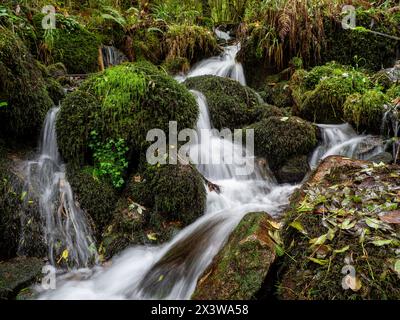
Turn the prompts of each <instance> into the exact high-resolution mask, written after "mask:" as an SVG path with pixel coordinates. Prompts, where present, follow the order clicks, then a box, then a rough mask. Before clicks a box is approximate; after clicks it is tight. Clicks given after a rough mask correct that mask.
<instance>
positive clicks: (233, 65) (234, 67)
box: [176, 43, 246, 86]
mask: <svg viewBox="0 0 400 320" xmlns="http://www.w3.org/2000/svg"><path fill="white" fill-rule="evenodd" d="M239 51H240V43H238V44H236V45H232V46H227V47H225V49H224V52H223V53H222V55H221V56H218V57H212V58H209V59H206V60H203V61H201V62H199V63H198V64H197V65H195V66H194V67H193V69H192V70H191V71H189V73H188V74H187V75H186V76H184V77H182V76H180V77H177V78H176V79H177V80H178V81H185V80H186V79H187V78H190V77H197V76H204V75H214V76H219V77H224V78H231V79H233V80H236V81H238V82H240V83H241V84H242V85H244V86H245V85H246V78H245V76H244V70H243V66H242V64H241V63H239V62H237V61H236V56H237V53H238V52H239Z"/></svg>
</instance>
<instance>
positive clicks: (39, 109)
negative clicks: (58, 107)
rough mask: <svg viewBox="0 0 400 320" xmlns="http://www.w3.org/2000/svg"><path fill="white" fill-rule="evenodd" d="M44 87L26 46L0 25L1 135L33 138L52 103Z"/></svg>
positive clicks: (8, 137)
mask: <svg viewBox="0 0 400 320" xmlns="http://www.w3.org/2000/svg"><path fill="white" fill-rule="evenodd" d="M46 89H47V88H46V83H45V80H44V78H43V75H42V72H41V68H40V65H39V63H37V61H36V60H35V59H34V58H33V56H32V55H31V54H30V52H29V51H28V48H27V47H26V46H25V44H24V43H23V42H22V40H21V39H20V38H19V37H18V36H17V35H16V34H15V33H14V32H12V31H9V30H7V29H3V28H2V27H0V105H1V107H0V128H1V129H0V136H2V137H4V138H6V141H7V142H11V141H15V140H17V141H18V140H20V141H24V142H26V139H32V138H33V139H35V138H36V136H37V135H38V133H39V132H40V128H41V127H42V124H43V121H44V119H45V116H46V113H47V111H48V110H49V109H50V108H51V106H52V105H53V102H52V101H51V99H50V97H49V95H48V93H47V90H46ZM11 144H12V143H10V145H11Z"/></svg>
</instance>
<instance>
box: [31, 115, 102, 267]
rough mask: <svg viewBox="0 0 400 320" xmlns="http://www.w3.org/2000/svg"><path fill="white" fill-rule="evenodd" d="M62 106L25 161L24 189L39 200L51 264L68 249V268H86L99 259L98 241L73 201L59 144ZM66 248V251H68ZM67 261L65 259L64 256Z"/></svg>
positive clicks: (48, 117)
mask: <svg viewBox="0 0 400 320" xmlns="http://www.w3.org/2000/svg"><path fill="white" fill-rule="evenodd" d="M58 111H59V108H53V109H51V110H50V111H49V112H48V114H47V117H46V120H45V123H44V127H43V131H42V134H41V141H40V152H39V154H38V155H37V157H36V158H35V159H34V160H32V161H28V162H27V163H26V164H25V177H26V187H25V190H26V192H27V193H28V194H30V197H26V198H31V197H33V198H34V199H37V200H38V202H39V210H40V215H41V218H42V221H43V228H44V235H45V240H46V244H47V246H48V257H49V260H50V262H51V264H52V265H56V261H57V260H61V259H60V257H61V254H62V253H63V252H68V257H67V259H68V263H67V265H68V266H69V267H85V266H88V265H89V264H90V263H93V262H95V260H96V259H97V254H96V248H95V243H94V241H93V238H92V235H91V230H90V227H89V224H88V221H87V220H86V216H85V214H84V212H83V211H82V210H81V209H80V208H79V206H78V205H77V204H76V203H75V201H74V196H73V193H72V189H71V186H70V184H69V182H68V180H67V179H66V176H65V165H64V164H63V163H62V161H61V158H60V155H59V152H58V146H57V135H56V119H57V114H58ZM65 250H67V251H65ZM64 260H66V259H64Z"/></svg>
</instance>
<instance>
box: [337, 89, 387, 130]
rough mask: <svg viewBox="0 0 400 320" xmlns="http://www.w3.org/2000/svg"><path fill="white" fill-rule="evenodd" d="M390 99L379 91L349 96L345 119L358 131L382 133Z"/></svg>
mask: <svg viewBox="0 0 400 320" xmlns="http://www.w3.org/2000/svg"><path fill="white" fill-rule="evenodd" d="M388 102H389V98H388V97H387V96H386V95H385V94H384V93H382V92H381V91H379V90H376V89H375V90H369V91H367V92H366V93H364V94H363V95H361V94H359V93H356V94H353V95H351V96H349V97H348V98H347V100H346V103H345V104H344V106H343V110H344V119H345V120H346V121H347V122H349V123H351V124H353V125H355V127H356V128H357V130H358V131H364V130H367V131H368V132H372V133H377V134H379V133H380V128H381V124H382V117H383V113H384V110H385V104H386V103H388Z"/></svg>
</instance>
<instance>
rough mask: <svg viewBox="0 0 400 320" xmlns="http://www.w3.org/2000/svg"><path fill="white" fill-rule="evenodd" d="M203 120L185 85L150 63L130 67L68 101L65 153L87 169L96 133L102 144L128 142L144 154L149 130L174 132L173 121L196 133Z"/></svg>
mask: <svg viewBox="0 0 400 320" xmlns="http://www.w3.org/2000/svg"><path fill="white" fill-rule="evenodd" d="M197 115H198V109H197V105H196V102H195V99H194V97H193V96H192V95H191V94H190V92H189V91H188V90H187V89H186V88H185V87H184V86H183V85H181V84H179V83H177V82H176V81H175V80H174V79H172V78H171V77H169V76H168V75H167V74H165V73H164V72H162V71H160V70H158V69H157V68H156V67H155V66H153V65H151V64H149V63H144V62H140V63H135V64H124V65H120V66H117V67H113V68H110V69H107V70H106V71H105V72H104V73H102V74H100V75H96V76H94V77H92V78H91V79H89V80H88V81H87V82H85V83H84V84H83V86H82V87H81V88H80V90H78V91H76V92H74V93H72V94H70V95H69V96H67V98H66V99H65V100H64V101H63V103H62V108H61V111H60V115H59V118H58V122H57V132H58V140H59V147H60V150H61V153H62V155H63V156H64V157H65V158H66V159H67V160H68V161H70V162H73V163H76V164H78V163H87V161H88V160H89V158H90V157H91V153H90V152H89V151H90V150H89V148H88V147H89V144H90V139H91V138H90V132H92V131H93V130H95V131H96V133H97V137H98V138H97V139H98V142H101V143H105V144H106V143H107V141H109V139H113V140H114V141H119V139H123V140H124V141H125V146H126V147H128V148H129V150H130V151H141V150H145V149H146V146H148V145H149V142H147V141H146V135H147V132H148V131H149V130H151V129H154V128H159V129H161V130H164V131H165V132H168V128H169V121H177V122H178V130H181V129H184V128H193V127H194V125H195V123H196V121H197ZM79 124H81V126H79ZM71 128H74V129H75V133H74V134H71ZM133 155H134V153H133V152H130V157H132V156H133ZM130 157H129V155H128V156H127V161H128V163H130V161H131V160H132V159H131V158H130Z"/></svg>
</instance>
